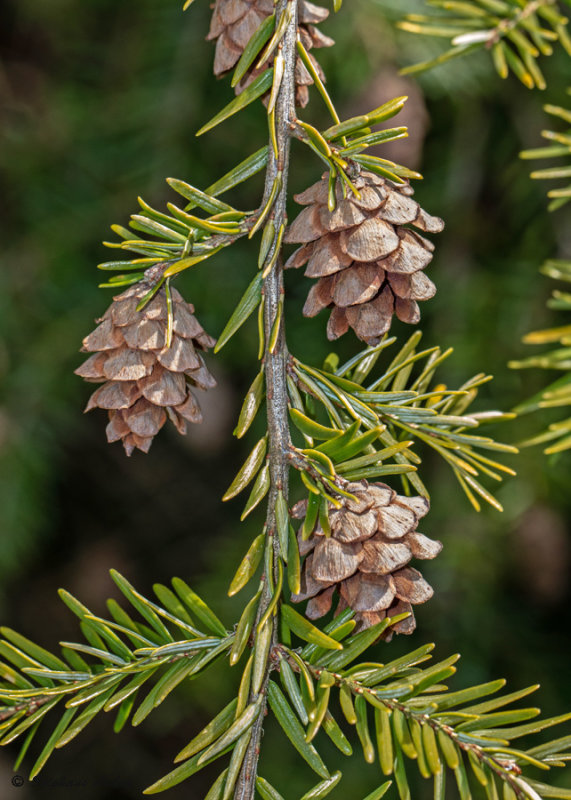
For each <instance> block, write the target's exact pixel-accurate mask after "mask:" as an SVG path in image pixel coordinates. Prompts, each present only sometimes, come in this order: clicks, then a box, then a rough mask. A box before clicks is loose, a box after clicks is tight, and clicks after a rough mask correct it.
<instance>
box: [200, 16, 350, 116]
mask: <svg viewBox="0 0 571 800" xmlns="http://www.w3.org/2000/svg"><path fill="white" fill-rule="evenodd" d="M273 13H274V4H273V2H272V0H216V3H215V5H214V13H213V14H212V21H211V23H210V31H209V33H208V36H207V37H206V38H207V39H216V53H215V56H214V74H215V75H216V76H219V75H223V74H224V73H225V72H228V70H230V69H232V68H233V67H235V66H236V64H237V63H238V60H239V59H240V56H241V55H242V53H243V52H244V48H245V47H246V45H247V44H248V42H249V41H250V39H251V38H252V36H253V34H254V33H255V32H256V30H257V29H258V28H259V26H260V24H261V23H262V22H263V21H264V19H266V17H268V16H269V15H270V14H273ZM328 16H329V11H327V9H326V8H321V6H316V5H314V4H313V3H310V2H309V0H300V2H299V4H298V21H299V28H298V31H299V35H300V38H301V41H302V43H303V45H304V47H305V49H306V50H307V51H308V52H309V51H310V50H311V49H312V48H314V47H331V45H333V44H334V41H333V39H330V38H329V36H325V35H324V34H322V33H321V32H320V31H319V30H318V29H317V28H316V27H315V25H316V23H319V22H323V20H324V19H327V17H328ZM309 57H310V59H311V61H312V63H313V66H314V67H315V69H316V70H317V72H318V74H319V77H320V78H321V80H322V81H325V75H324V74H323V71H322V69H321V67H320V66H319V64H318V63H317V61H315V59H314V58H313V56H312V55H311V54H310V55H309ZM257 60H258V59H257V58H256V60H255V62H254V64H255V63H256V62H257ZM269 66H271V64H270V63H269V62H268V63H266V64H263V65H262V66H261V67H260V68H259V69H257V70H256V69H254V67H251V68H250V69H249V70H248V72H247V73H246V74H245V76H244V77H243V78H242V80H241V81H240V82H239V83H238V84H237V85H236V89H235V91H236V94H240V92H241V91H243V90H244V89H245V88H246V86H247V85H248V84H249V83H251V82H252V81H253V80H254V78H256V77H257V76H258V75H259V74H260V73H261V72H263V71H264V70H265V69H267V68H268V67H269ZM295 82H296V97H295V101H296V104H297V105H298V106H302V107H305V106H306V105H307V103H308V100H309V90H308V88H307V87H308V86H309V85H310V84H312V83H313V78H312V77H311V75H310V74H309V72H308V71H307V69H306V68H305V66H304V64H303V62H302V60H301V59H300V58H299V57H297V59H296V63H295Z"/></svg>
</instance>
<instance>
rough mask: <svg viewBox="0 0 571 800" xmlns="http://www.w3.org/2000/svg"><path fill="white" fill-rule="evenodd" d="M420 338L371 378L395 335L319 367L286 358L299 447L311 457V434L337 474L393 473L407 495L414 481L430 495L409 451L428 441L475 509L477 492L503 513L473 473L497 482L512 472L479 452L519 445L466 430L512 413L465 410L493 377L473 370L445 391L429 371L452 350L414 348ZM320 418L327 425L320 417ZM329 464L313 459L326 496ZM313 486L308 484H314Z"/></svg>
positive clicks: (415, 456) (353, 477)
mask: <svg viewBox="0 0 571 800" xmlns="http://www.w3.org/2000/svg"><path fill="white" fill-rule="evenodd" d="M421 335H422V334H421V332H420V331H417V332H416V333H414V334H413V335H412V336H411V337H410V338H409V340H408V342H406V343H405V344H404V345H403V347H402V348H401V349H400V350H399V351H398V353H397V354H396V355H395V356H394V357H393V359H392V360H391V361H390V363H389V364H388V365H387V367H386V368H384V369H382V370H380V374H379V375H377V376H376V377H375V378H374V380H372V381H371V377H370V376H371V373H372V371H373V369H374V368H375V366H376V364H377V361H378V359H379V357H380V356H381V354H383V351H384V350H385V349H387V348H388V347H389V346H390V345H391V344H393V343H394V341H395V339H394V337H388V336H385V337H383V340H382V341H381V343H380V344H379V345H377V346H376V347H369V348H367V349H365V350H363V351H362V352H361V353H359V354H357V355H356V356H355V357H353V358H352V359H350V361H348V362H347V363H345V364H342V365H338V363H337V362H338V359H337V358H336V356H335V355H332V356H331V357H330V358H329V360H328V362H326V364H325V369H321V370H319V369H314V368H312V367H309V366H307V365H305V364H302V363H300V362H299V361H297V360H296V359H293V358H292V359H291V362H290V374H291V380H290V383H289V388H290V402H291V405H292V408H293V409H294V411H293V414H292V417H293V421H294V423H295V424H296V426H297V427H298V428H299V430H300V432H301V433H302V434H303V435H304V438H305V452H306V454H307V455H311V454H312V451H311V450H308V449H307V448H314V444H313V440H314V439H317V440H319V439H321V440H322V441H323V440H324V441H323V443H322V444H320V445H318V446H317V448H316V449H315V452H317V453H321V454H322V455H323V456H328V457H329V458H330V459H332V462H333V463H334V465H335V467H334V471H335V473H338V474H339V475H341V476H342V477H343V478H345V479H347V480H362V479H364V478H365V479H376V478H379V477H380V476H386V475H391V474H393V475H394V474H398V475H400V480H401V481H402V484H403V488H404V490H405V493H410V487H411V486H412V487H413V488H414V489H415V490H416V491H417V492H419V493H420V494H422V495H424V496H425V497H428V496H429V493H428V490H427V489H426V486H425V484H424V482H423V480H422V477H421V463H422V461H421V458H420V456H419V455H418V454H417V453H416V452H415V450H413V449H412V448H413V447H414V446H415V445H417V444H420V445H421V447H425V446H428V447H430V448H431V449H432V450H434V451H435V452H436V453H438V455H439V456H441V457H442V458H443V459H444V460H445V461H446V462H447V463H448V464H449V466H450V467H451V468H452V471H453V472H454V475H455V476H456V478H457V479H458V481H459V483H460V485H461V486H462V488H463V490H464V491H465V493H466V495H467V497H468V498H469V500H470V502H471V503H472V505H473V506H474V507H475V508H476V509H477V510H479V509H480V503H479V501H478V499H477V497H476V495H478V496H479V497H481V498H482V499H484V500H485V501H486V502H488V503H490V504H491V505H493V506H494V507H495V508H498V509H499V510H501V506H500V504H499V503H498V501H497V500H496V499H495V497H493V495H492V494H491V493H490V492H489V491H488V490H487V489H485V488H484V487H483V486H482V484H481V483H480V482H479V480H478V478H479V476H480V473H482V474H484V475H486V476H488V477H491V478H493V479H495V480H501V479H502V475H501V474H500V473H504V474H508V475H514V474H515V473H514V471H513V470H512V469H511V468H510V467H507V466H505V465H504V464H502V463H500V462H498V461H496V460H494V459H491V458H489V457H488V456H486V455H484V454H483V453H482V452H480V451H482V450H484V451H486V450H489V451H492V452H503V453H517V448H515V447H513V446H512V445H507V444H501V443H499V442H496V441H495V440H494V439H492V438H490V437H489V436H482V435H480V434H476V433H473V432H472V431H473V430H474V429H476V428H479V427H480V426H481V425H483V424H485V423H488V422H497V421H502V420H506V419H510V418H512V417H513V414H506V413H502V412H499V411H486V412H472V413H468V409H469V408H470V406H471V405H472V403H473V401H474V400H475V399H476V397H477V395H478V389H479V387H480V386H481V385H482V384H484V383H486V382H488V381H489V380H491V376H488V375H483V374H480V375H476V376H474V377H473V378H471V379H470V380H468V381H466V382H465V383H464V384H463V385H462V386H460V387H459V389H457V390H450V389H448V388H447V387H446V386H445V385H444V384H442V383H439V382H438V381H437V379H436V377H435V376H436V373H437V371H438V369H439V367H440V366H441V364H442V363H443V362H444V361H445V359H446V358H448V357H449V356H450V355H451V353H452V349H448V350H446V351H442V350H441V348H439V347H432V348H427V349H424V350H423V349H419V344H420V340H421ZM366 381H368V383H367V385H365V382H366ZM302 395H303V397H302ZM323 418H325V419H326V420H327V425H326V426H323V425H321V423H320V422H319V420H320V419H323ZM312 421H313V425H312ZM329 426H330V427H329ZM348 434H349V435H348ZM301 452H302V453H303V452H304V450H302V451H301ZM361 453H362V455H360V454H361ZM327 466H328V465H327V463H326V464H325V465H323V463H322V464H321V465H319V464H314V467H315V469H316V470H317V472H320V473H321V476H320V478H318V480H317V485H319V481H321V486H322V489H321V491H324V492H325V493H326V491H327V485H328V486H329V487H331V485H332V481H333V479H334V475H332V474H329V475H327V474H326V472H324V469H325V470H326V469H327ZM302 468H303V467H302ZM329 469H330V470H331V467H330V468H329ZM306 471H308V470H306ZM309 478H310V479H311V475H310V476H309ZM323 482H325V484H326V487H325V488H323ZM315 485H316V482H315V481H314V482H313V488H314V487H315Z"/></svg>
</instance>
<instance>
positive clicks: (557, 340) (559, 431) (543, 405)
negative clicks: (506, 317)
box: [509, 259, 571, 455]
mask: <svg viewBox="0 0 571 800" xmlns="http://www.w3.org/2000/svg"><path fill="white" fill-rule="evenodd" d="M541 272H542V273H543V274H544V275H548V276H549V277H550V278H555V279H556V280H560V281H566V282H567V283H571V260H563V259H559V260H549V261H546V262H545V264H544V265H543V266H542V268H541ZM548 306H549V308H553V309H556V310H558V311H566V312H567V314H569V312H571V293H570V292H565V291H562V290H559V289H555V290H554V291H553V292H552V296H551V300H550V301H548ZM523 341H524V343H525V344H533V345H548V344H551V345H553V344H556V347H555V349H551V350H547V351H546V352H544V353H542V354H541V355H537V356H528V357H527V358H524V359H518V360H514V361H510V363H509V366H510V367H512V368H513V369H530V368H539V369H546V370H558V371H564V373H565V374H564V375H563V376H561V377H560V378H557V380H555V381H553V383H550V384H549V385H548V386H547V387H546V388H545V389H542V390H541V391H540V392H538V393H537V394H536V395H534V396H533V397H531V398H529V399H528V400H525V401H524V402H523V403H520V404H519V405H518V406H517V407H516V408H515V409H514V411H515V413H517V414H528V413H530V412H533V411H537V410H539V409H547V408H570V407H571V325H568V324H566V325H561V326H559V327H556V328H547V329H545V330H540V331H533V332H532V333H528V334H526V335H525V336H524V338H523ZM536 444H543V445H547V446H546V447H545V453H546V454H548V455H551V454H553V453H560V452H562V451H564V450H568V449H569V448H571V417H566V418H565V419H563V420H560V421H558V422H552V423H551V424H550V425H549V427H548V428H547V430H546V431H544V432H542V433H540V434H538V435H537V436H533V437H532V438H530V439H527V440H526V441H525V442H522V444H521V446H522V447H525V446H530V445H536Z"/></svg>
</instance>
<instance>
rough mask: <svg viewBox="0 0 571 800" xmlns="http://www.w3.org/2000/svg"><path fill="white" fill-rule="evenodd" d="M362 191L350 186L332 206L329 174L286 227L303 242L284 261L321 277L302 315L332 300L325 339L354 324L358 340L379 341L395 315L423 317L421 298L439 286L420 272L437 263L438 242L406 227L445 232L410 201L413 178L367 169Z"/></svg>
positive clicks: (302, 197) (300, 198) (360, 180)
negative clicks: (388, 177) (400, 180)
mask: <svg viewBox="0 0 571 800" xmlns="http://www.w3.org/2000/svg"><path fill="white" fill-rule="evenodd" d="M353 183H354V185H355V187H356V188H357V189H358V190H359V192H360V195H361V197H360V198H357V197H356V196H355V195H354V194H352V193H351V192H350V191H349V190H348V191H347V197H346V198H345V199H343V197H342V195H341V193H340V190H339V188H337V192H336V195H337V205H336V208H335V210H334V211H333V212H331V211H329V209H328V206H327V197H328V175H327V174H325V175H324V176H323V178H322V180H321V181H319V182H318V183H315V184H313V186H310V187H309V189H306V190H305V191H304V192H302V193H301V194H298V195H295V200H296V201H297V202H298V203H300V204H301V205H305V206H307V208H304V209H303V211H301V213H300V214H299V215H298V216H297V217H296V219H295V220H294V221H293V222H292V224H291V225H290V226H289V228H288V230H287V231H286V236H285V239H284V241H286V242H290V243H295V244H302V247H300V248H298V249H297V250H296V251H295V253H293V255H292V256H291V257H290V258H289V259H288V261H287V263H286V267H301V266H303V265H304V264H307V267H306V270H305V274H306V275H307V276H308V277H309V278H318V281H317V283H316V284H315V285H314V286H312V288H311V289H310V291H309V294H308V296H307V300H306V302H305V306H304V308H303V314H304V316H306V317H314V316H315V315H316V314H318V313H319V312H320V311H321V310H322V309H324V308H327V307H328V306H333V309H332V311H331V315H330V317H329V322H328V324H327V337H328V338H329V339H337V338H339V336H341V335H342V334H344V333H346V332H347V330H348V329H349V328H353V330H354V331H355V333H356V334H357V336H358V337H359V339H361V340H362V341H364V342H366V343H367V344H369V345H375V344H378V343H379V341H380V339H381V337H382V336H383V334H385V333H386V332H387V331H388V329H389V328H390V325H391V321H392V317H393V313H395V314H396V315H397V317H398V318H399V319H400V320H402V321H403V322H409V323H411V324H413V325H414V324H416V323H417V322H418V321H419V319H420V311H419V308H418V303H417V301H418V300H427V299H428V298H430V297H433V296H434V294H435V292H436V287H435V286H434V284H433V283H432V281H431V280H430V278H427V277H426V275H425V274H424V272H423V271H422V270H423V269H424V267H426V266H427V265H428V264H429V263H430V262H431V261H432V253H433V251H434V245H433V244H432V242H430V241H429V240H428V239H425V238H424V236H421V235H420V234H419V233H417V232H416V231H414V230H411V229H410V228H409V227H405V226H408V225H414V226H415V227H416V228H419V229H420V230H421V231H425V232H428V233H439V232H440V231H441V230H442V229H443V228H444V223H443V221H442V220H441V219H439V218H438V217H431V216H430V215H429V214H427V213H426V212H425V211H424V210H423V209H422V208H421V207H420V205H419V204H418V203H417V202H416V201H415V200H413V199H412V197H411V195H412V194H413V193H414V190H413V188H412V187H411V185H410V184H409V183H404V184H396V183H393V182H392V181H389V180H385V179H384V178H381V177H379V176H378V175H374V174H373V173H371V172H366V171H363V172H361V174H360V175H359V176H358V177H357V178H356V179H355V180H354V181H353Z"/></svg>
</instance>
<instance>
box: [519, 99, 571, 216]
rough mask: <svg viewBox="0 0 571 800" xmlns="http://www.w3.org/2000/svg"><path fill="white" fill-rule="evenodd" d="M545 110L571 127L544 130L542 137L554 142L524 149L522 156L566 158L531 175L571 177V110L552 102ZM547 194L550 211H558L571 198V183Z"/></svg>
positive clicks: (528, 157)
mask: <svg viewBox="0 0 571 800" xmlns="http://www.w3.org/2000/svg"><path fill="white" fill-rule="evenodd" d="M567 93H568V94H571V88H570V89H568V90H567ZM543 110H544V111H545V113H546V114H550V115H551V116H552V117H555V118H556V119H560V120H563V121H564V122H566V123H567V124H568V125H569V126H570V127H569V128H567V130H564V131H550V130H545V131H542V132H541V135H542V137H543V138H544V139H547V141H548V142H552V144H549V145H548V146H547V147H536V148H533V149H531V150H524V151H522V152H521V153H520V154H519V155H520V158H524V159H536V158H541V159H543V158H549V159H551V158H565V159H566V163H563V164H560V165H558V166H556V167H547V168H546V169H537V170H535V171H534V172H532V173H531V177H532V178H533V179H535V180H560V179H562V178H564V179H567V178H571V110H570V109H568V108H563V107H562V106H554V105H551V104H548V105H545V106H543ZM547 196H548V197H549V198H550V200H551V202H550V203H549V206H548V209H549V211H556V210H557V209H558V208H561V207H562V206H564V205H565V204H566V203H568V202H569V200H571V184H570V185H569V186H562V187H559V188H557V189H550V190H549V191H548V193H547Z"/></svg>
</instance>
